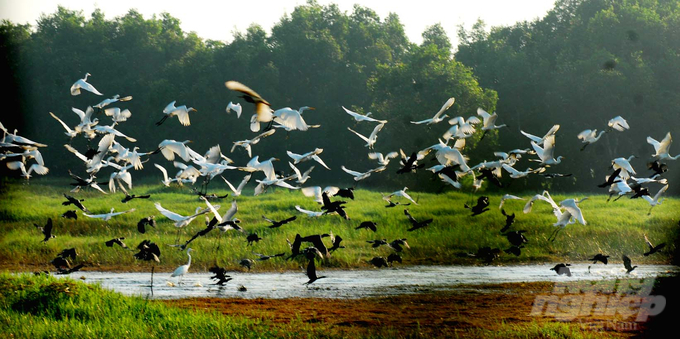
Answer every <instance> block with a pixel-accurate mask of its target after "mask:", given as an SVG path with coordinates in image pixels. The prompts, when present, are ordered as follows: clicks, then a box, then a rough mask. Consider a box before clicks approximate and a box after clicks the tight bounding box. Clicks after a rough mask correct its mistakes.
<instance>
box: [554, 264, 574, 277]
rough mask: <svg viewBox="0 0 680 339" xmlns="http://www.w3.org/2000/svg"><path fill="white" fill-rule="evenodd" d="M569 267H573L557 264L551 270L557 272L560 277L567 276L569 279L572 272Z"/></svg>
mask: <svg viewBox="0 0 680 339" xmlns="http://www.w3.org/2000/svg"><path fill="white" fill-rule="evenodd" d="M568 266H571V264H557V265H555V267H553V268H551V269H550V270H551V271H555V272H557V274H559V275H563V274H566V275H567V277H571V270H570V269H569V267H568Z"/></svg>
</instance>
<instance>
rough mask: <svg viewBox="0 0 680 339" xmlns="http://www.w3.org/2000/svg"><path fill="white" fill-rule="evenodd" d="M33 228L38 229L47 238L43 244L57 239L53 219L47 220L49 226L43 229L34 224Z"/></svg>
mask: <svg viewBox="0 0 680 339" xmlns="http://www.w3.org/2000/svg"><path fill="white" fill-rule="evenodd" d="M33 226H35V227H37V228H38V229H39V230H40V231H41V232H42V234H43V235H44V236H45V237H44V238H43V240H42V241H43V242H47V241H48V240H50V239H52V238H56V237H57V236H56V235H54V234H52V218H47V224H46V225H45V226H42V227H41V226H38V225H36V224H33Z"/></svg>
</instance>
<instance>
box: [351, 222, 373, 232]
mask: <svg viewBox="0 0 680 339" xmlns="http://www.w3.org/2000/svg"><path fill="white" fill-rule="evenodd" d="M376 226H378V225H376V223H374V222H373V221H363V222H362V223H361V224H359V226H357V227H356V228H354V229H355V230H359V229H362V228H365V229H367V230H371V231H373V232H375V231H376V230H377V228H376Z"/></svg>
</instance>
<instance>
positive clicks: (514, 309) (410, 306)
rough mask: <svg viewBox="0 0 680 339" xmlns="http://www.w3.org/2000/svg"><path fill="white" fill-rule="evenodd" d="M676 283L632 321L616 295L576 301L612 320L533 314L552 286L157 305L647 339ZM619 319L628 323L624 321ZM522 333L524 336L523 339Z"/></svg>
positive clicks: (357, 332)
mask: <svg viewBox="0 0 680 339" xmlns="http://www.w3.org/2000/svg"><path fill="white" fill-rule="evenodd" d="M679 282H680V279H679V278H678V277H665V278H659V279H657V280H656V281H654V282H653V285H654V286H653V288H652V289H651V292H650V293H648V294H649V295H651V296H663V298H664V299H665V301H666V303H665V305H664V306H663V309H662V311H661V312H659V313H658V314H657V315H654V316H649V317H648V318H647V319H646V320H645V321H638V320H639V319H637V318H636V315H637V313H636V314H633V313H631V312H632V311H635V310H636V307H638V308H639V307H640V305H641V304H639V303H638V304H636V303H631V302H630V300H628V299H625V298H620V296H619V297H618V298H617V294H616V291H610V292H606V291H600V293H598V294H596V295H594V294H592V293H591V294H590V295H588V293H586V294H584V293H580V294H576V295H581V296H583V299H579V302H580V301H581V300H582V301H583V305H589V303H593V302H595V300H594V299H593V298H598V297H599V298H601V297H602V296H605V297H606V298H607V299H608V305H607V306H608V307H609V308H610V311H611V310H613V313H614V314H613V315H611V314H602V313H600V314H595V313H596V312H591V313H590V314H584V313H583V312H581V314H580V315H578V316H576V317H574V318H573V319H568V320H567V319H564V317H560V316H556V314H555V313H551V312H550V310H549V307H545V308H542V310H541V311H540V312H537V311H536V309H537V308H536V302H537V300H540V297H542V296H543V297H544V296H550V295H554V294H555V290H556V283H552V282H532V283H505V284H494V285H483V286H478V285H475V286H469V285H468V286H461V287H460V288H456V289H455V290H451V291H444V292H437V293H429V292H426V293H420V294H407V295H397V296H388V297H371V298H361V299H350V300H341V299H323V298H289V299H263V298H256V299H241V298H230V299H224V298H192V299H179V300H160V301H158V302H163V303H166V304H168V305H172V306H177V307H181V308H186V309H192V310H203V311H209V312H217V313H221V314H224V315H227V316H232V317H246V318H249V319H255V320H261V321H263V322H268V323H273V324H275V325H276V324H290V323H295V322H301V323H306V324H314V325H315V326H319V327H321V328H323V329H324V331H325V333H327V334H328V335H329V336H347V337H352V336H364V335H369V336H373V335H378V336H387V337H393V336H396V337H412V336H413V337H488V336H496V337H497V336H504V334H499V333H507V335H509V336H514V335H519V336H524V335H522V332H523V331H524V329H527V328H541V327H544V326H549V325H551V324H554V323H560V324H569V325H572V326H575V328H576V329H575V330H576V332H577V333H582V334H584V336H586V337H590V336H595V337H600V336H602V337H655V336H659V335H661V333H663V332H664V331H667V330H670V329H671V326H673V318H674V317H675V316H676V315H677V314H678V311H679V310H680V307H678V304H679V302H680V298H678V292H677V291H676V286H678V283H679ZM558 286H559V284H558ZM567 306H569V305H564V304H563V305H561V306H559V307H560V308H559V310H560V312H564V310H565V309H564V307H567ZM630 310H632V311H630ZM657 311H658V309H657ZM586 313H587V312H586ZM610 313H611V312H610ZM627 314H630V316H627V317H626V315H627ZM562 315H564V314H562ZM507 331H509V332H507ZM537 333H539V334H538V335H536V336H541V335H540V330H539V331H538V332H537ZM524 334H525V335H527V336H529V337H531V336H532V335H531V333H524Z"/></svg>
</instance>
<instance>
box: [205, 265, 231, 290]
mask: <svg viewBox="0 0 680 339" xmlns="http://www.w3.org/2000/svg"><path fill="white" fill-rule="evenodd" d="M208 271H209V272H210V273H212V274H214V276H212V277H210V279H212V280H217V282H216V283H215V285H220V286H224V284H226V283H227V282H229V280H232V279H233V278H232V277H231V276H228V275H227V270H226V269H224V268H223V267H219V266H217V265H215V266H213V267H211V268H209V269H208Z"/></svg>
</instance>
